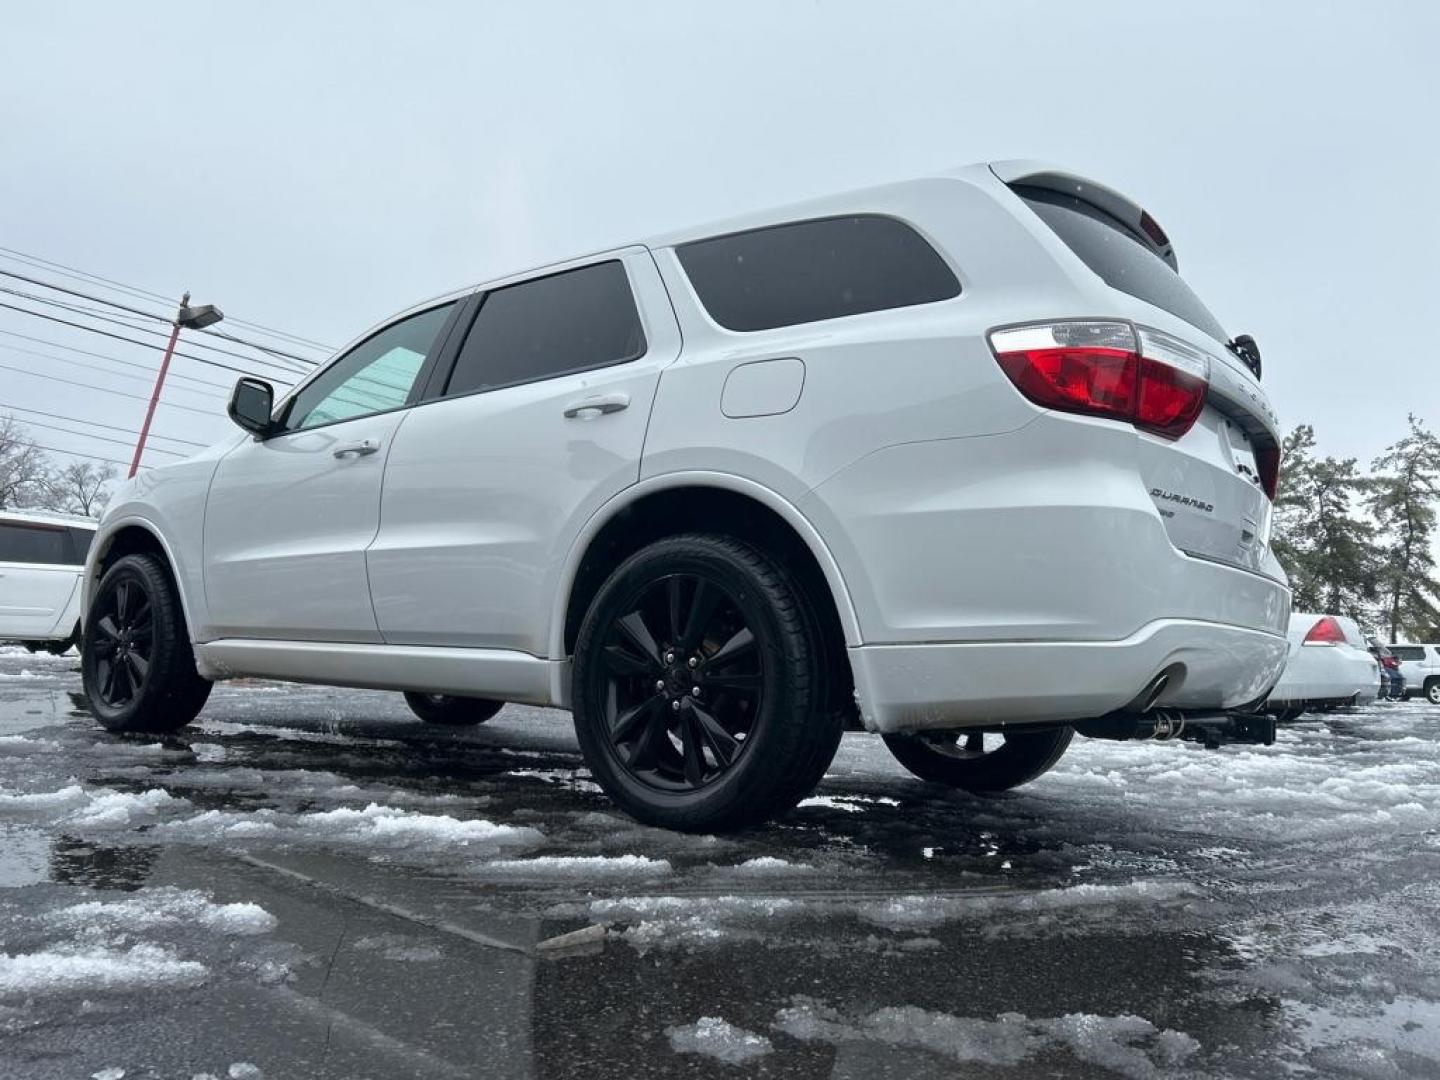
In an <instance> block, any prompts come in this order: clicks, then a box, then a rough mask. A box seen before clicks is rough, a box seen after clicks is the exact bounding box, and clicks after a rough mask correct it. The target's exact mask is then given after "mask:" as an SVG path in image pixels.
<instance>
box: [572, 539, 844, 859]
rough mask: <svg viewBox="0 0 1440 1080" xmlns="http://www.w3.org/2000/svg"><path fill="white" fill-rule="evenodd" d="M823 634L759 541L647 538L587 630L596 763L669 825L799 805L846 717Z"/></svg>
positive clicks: (585, 738) (628, 802) (717, 826)
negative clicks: (828, 688) (827, 671)
mask: <svg viewBox="0 0 1440 1080" xmlns="http://www.w3.org/2000/svg"><path fill="white" fill-rule="evenodd" d="M817 637H818V632H817V629H816V621H815V619H814V617H813V614H812V613H811V612H810V610H809V605H808V604H807V602H806V599H805V597H804V595H803V591H802V590H801V588H800V587H799V586H798V585H797V584H796V583H795V582H794V581H793V580H792V579H791V578H790V576H789V575H788V574H787V573H786V572H785V571H784V570H783V569H782V568H781V567H780V566H779V565H778V564H777V563H776V562H775V561H774V560H772V559H771V558H770V557H769V556H768V555H766V554H764V553H763V552H761V551H759V550H758V549H756V548H754V547H752V546H750V545H749V544H746V543H743V542H741V541H739V540H736V539H733V538H730V537H724V536H714V535H704V534H689V535H682V536H676V537H671V538H669V539H665V540H660V541H657V542H656V543H653V544H651V545H649V546H648V547H646V548H643V549H642V550H640V551H639V552H637V553H636V554H634V555H632V556H631V557H630V558H629V559H627V560H626V561H625V562H624V563H622V564H621V565H620V567H619V568H618V569H616V570H615V572H614V573H612V574H611V575H610V578H609V580H607V581H606V582H605V584H604V585H603V586H602V587H601V589H600V591H599V593H598V594H597V595H596V597H595V599H594V601H593V602H592V603H591V605H590V610H589V611H588V612H587V614H586V616H585V619H584V621H583V623H582V624H581V627H580V634H579V637H578V639H577V641H576V644H575V661H574V669H573V675H572V679H573V684H572V693H571V698H572V701H573V703H574V711H575V732H576V735H577V737H578V738H579V740H580V747H581V749H582V750H583V751H584V753H585V760H586V762H587V764H588V765H589V766H590V771H591V773H592V774H594V776H595V779H596V780H597V781H598V782H599V783H600V786H601V787H602V788H604V789H605V791H606V793H607V794H609V796H610V797H611V798H612V799H614V800H615V802H616V803H618V804H619V805H620V806H621V807H622V808H623V809H625V810H626V811H627V812H628V813H630V814H631V815H632V816H633V817H635V818H638V819H639V820H640V821H643V822H646V823H648V824H651V825H660V826H664V827H666V828H672V829H685V830H694V831H711V830H723V829H736V828H741V827H744V826H746V825H752V824H755V823H756V822H759V821H763V820H765V819H766V818H768V817H771V816H772V815H775V814H778V813H782V812H783V811H785V810H788V809H790V808H791V807H793V806H794V805H795V804H796V803H797V802H799V801H800V799H802V798H804V797H805V795H807V794H809V792H810V790H811V789H812V788H813V787H814V785H815V783H816V782H817V781H818V779H819V777H820V776H821V775H823V773H824V771H825V768H826V766H828V765H829V763H830V758H831V757H832V756H833V755H834V753H835V747H836V746H837V745H838V743H839V739H840V733H841V729H842V725H843V716H842V714H841V713H840V712H839V711H838V710H836V709H831V708H828V704H829V702H828V695H827V694H826V693H825V692H824V691H823V690H822V688H821V682H822V678H823V674H824V673H823V672H822V671H821V669H820V657H821V656H822V655H823V654H822V646H821V645H820V644H819V642H818V641H817ZM697 691H698V692H697Z"/></svg>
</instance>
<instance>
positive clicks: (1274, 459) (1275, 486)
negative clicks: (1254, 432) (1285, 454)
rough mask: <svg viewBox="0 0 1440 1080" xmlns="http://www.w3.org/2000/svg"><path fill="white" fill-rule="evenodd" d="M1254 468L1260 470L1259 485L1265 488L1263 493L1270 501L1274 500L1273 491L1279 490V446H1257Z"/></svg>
mask: <svg viewBox="0 0 1440 1080" xmlns="http://www.w3.org/2000/svg"><path fill="white" fill-rule="evenodd" d="M1255 468H1256V469H1258V470H1259V471H1260V486H1261V487H1262V488H1264V489H1265V494H1266V495H1268V496H1270V501H1271V502H1274V501H1275V493H1276V492H1278V491H1279V490H1280V447H1278V446H1262V447H1259V448H1257V449H1256V451H1255Z"/></svg>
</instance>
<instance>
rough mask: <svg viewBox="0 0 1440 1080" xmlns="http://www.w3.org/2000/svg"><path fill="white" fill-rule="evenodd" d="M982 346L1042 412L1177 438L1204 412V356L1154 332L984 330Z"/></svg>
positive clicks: (1069, 327)
mask: <svg viewBox="0 0 1440 1080" xmlns="http://www.w3.org/2000/svg"><path fill="white" fill-rule="evenodd" d="M990 347H991V348H992V349H993V350H994V351H995V358H996V359H997V360H998V361H999V362H1000V368H1001V370H1002V371H1004V372H1005V374H1006V375H1007V376H1008V377H1009V379H1010V381H1011V382H1012V383H1014V384H1015V387H1016V389H1018V390H1019V391H1020V392H1021V393H1022V394H1024V395H1025V396H1026V397H1027V398H1029V399H1030V400H1031V401H1033V402H1035V404H1037V405H1041V406H1043V407H1045V408H1047V409H1058V410H1059V411H1061V412H1072V413H1082V414H1084V415H1086V416H1100V417H1105V418H1106V419H1110V420H1123V421H1126V422H1128V423H1131V424H1134V425H1135V426H1136V427H1138V428H1140V429H1142V430H1144V431H1149V432H1153V433H1154V434H1156V435H1160V436H1163V437H1164V438H1167V439H1178V438H1180V437H1181V436H1182V435H1184V434H1185V433H1186V432H1187V431H1189V430H1190V428H1191V427H1193V426H1194V424H1195V421H1196V420H1197V419H1198V418H1199V416H1200V410H1201V409H1203V408H1204V407H1205V393H1206V390H1207V389H1208V387H1209V375H1210V371H1209V362H1208V360H1207V359H1206V357H1205V355H1204V354H1203V353H1201V352H1198V351H1197V350H1195V349H1192V348H1191V347H1190V346H1188V345H1186V344H1185V343H1184V342H1182V341H1180V340H1178V339H1177V338H1172V337H1170V335H1168V334H1162V333H1159V332H1158V331H1154V330H1141V331H1139V334H1138V336H1137V333H1136V331H1135V330H1134V329H1133V328H1132V327H1131V326H1130V324H1129V323H1111V322H1057V323H1045V324H1042V325H1039V326H1015V327H1010V328H1008V329H1003V330H992V331H991V332H990Z"/></svg>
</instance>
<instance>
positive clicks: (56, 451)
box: [30, 443, 149, 468]
mask: <svg viewBox="0 0 1440 1080" xmlns="http://www.w3.org/2000/svg"><path fill="white" fill-rule="evenodd" d="M30 445H31V446H33V447H35V449H36V450H48V451H49V452H50V453H52V454H65V455H67V456H69V457H83V458H89V459H90V460H91V461H105V462H108V463H109V464H111V465H120V466H128V465H129V464H130V463H129V462H128V461H116V460H115V459H114V458H111V457H102V456H101V455H99V454H84V453H81V452H80V451H79V450H61V449H60V448H59V447H58V446H45V445H44V444H42V443H31V444H30ZM146 468H149V466H146Z"/></svg>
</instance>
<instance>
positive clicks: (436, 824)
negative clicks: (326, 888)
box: [157, 803, 544, 856]
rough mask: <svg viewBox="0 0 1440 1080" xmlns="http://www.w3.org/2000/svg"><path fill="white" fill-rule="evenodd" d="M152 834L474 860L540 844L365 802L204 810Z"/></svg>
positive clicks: (524, 833) (492, 827) (528, 833)
mask: <svg viewBox="0 0 1440 1080" xmlns="http://www.w3.org/2000/svg"><path fill="white" fill-rule="evenodd" d="M157 831H158V832H160V833H162V834H166V835H171V836H175V837H179V838H184V839H197V840H216V839H218V840H228V839H250V838H274V839H279V840H285V841H291V842H303V843H320V844H331V845H336V846H341V847H352V848H360V849H364V850H367V851H375V852H398V853H435V852H441V851H444V852H451V851H454V850H455V849H461V850H463V851H465V852H466V853H469V854H475V855H480V856H491V855H497V854H499V853H501V852H503V851H509V850H514V849H525V848H530V847H535V846H537V845H539V844H540V843H542V842H543V840H544V837H543V836H542V835H541V833H540V831H539V830H538V829H532V828H530V827H528V826H521V825H497V824H496V823H494V822H492V821H485V820H483V819H460V818H453V817H450V816H449V815H448V814H422V813H419V812H417V811H412V810H401V809H399V808H397V807H393V806H381V805H380V804H378V803H370V804H369V805H367V806H366V807H365V808H364V809H363V810H354V809H350V808H348V807H341V808H338V809H335V810H322V811H319V812H317V813H313V814H286V813H281V812H279V811H275V810H257V811H255V812H254V813H251V814H239V813H234V812H231V811H225V810H210V811H207V812H205V813H203V814H197V815H196V816H194V817H191V818H186V819H184V820H180V821H172V822H167V823H165V825H163V826H162V827H160V829H158V830H157Z"/></svg>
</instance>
